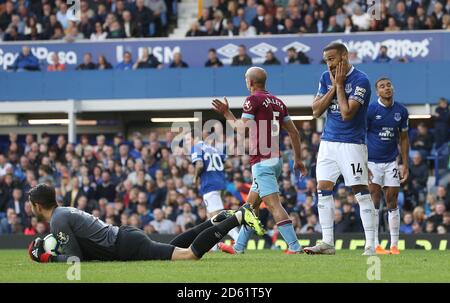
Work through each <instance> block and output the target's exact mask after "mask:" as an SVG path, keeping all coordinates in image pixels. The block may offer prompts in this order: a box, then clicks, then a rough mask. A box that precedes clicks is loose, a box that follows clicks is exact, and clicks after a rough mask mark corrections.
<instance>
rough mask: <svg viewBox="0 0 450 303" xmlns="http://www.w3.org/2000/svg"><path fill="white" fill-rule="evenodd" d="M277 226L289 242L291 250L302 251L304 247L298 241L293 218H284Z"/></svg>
mask: <svg viewBox="0 0 450 303" xmlns="http://www.w3.org/2000/svg"><path fill="white" fill-rule="evenodd" d="M277 228H278V231H279V232H280V234H281V235H282V236H283V239H284V241H286V243H287V244H288V249H289V250H290V251H300V250H301V249H302V247H301V246H300V244H299V243H298V239H297V235H296V234H295V230H294V226H293V225H292V221H291V220H284V221H281V222H278V223H277Z"/></svg>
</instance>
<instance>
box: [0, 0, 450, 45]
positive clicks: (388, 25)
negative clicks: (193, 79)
mask: <svg viewBox="0 0 450 303" xmlns="http://www.w3.org/2000/svg"><path fill="white" fill-rule="evenodd" d="M375 3H376V4H375V6H373V7H371V8H370V7H368V5H367V2H366V1H365V0H223V1H222V0H212V5H211V6H210V7H205V8H203V10H202V13H201V16H200V18H199V19H198V21H197V22H194V23H193V24H192V25H191V28H190V30H189V31H188V32H187V33H186V36H220V35H222V36H244V37H249V36H255V35H276V34H295V33H338V32H343V33H347V34H348V33H352V32H357V31H400V30H427V29H445V30H449V29H450V1H449V0H447V1H445V0H406V1H404V0H379V2H375ZM378 3H381V5H379V6H378ZM176 4H177V1H176V0H92V1H87V0H81V2H80V21H79V22H74V21H73V20H71V13H70V12H71V8H70V7H68V5H67V4H66V2H65V1H62V0H0V35H1V36H3V40H4V41H21V40H65V41H68V42H73V41H78V40H83V39H90V40H92V41H99V40H105V39H109V38H136V37H161V36H167V34H168V30H169V23H170V22H172V23H173V24H176V16H177V8H176V7H177V5H176ZM371 14H373V15H374V16H375V17H376V18H371Z"/></svg>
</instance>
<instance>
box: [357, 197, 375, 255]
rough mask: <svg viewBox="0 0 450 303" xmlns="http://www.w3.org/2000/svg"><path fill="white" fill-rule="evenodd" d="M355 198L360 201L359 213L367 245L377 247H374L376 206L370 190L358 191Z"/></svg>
mask: <svg viewBox="0 0 450 303" xmlns="http://www.w3.org/2000/svg"><path fill="white" fill-rule="evenodd" d="M355 198H356V200H357V201H358V203H359V213H360V216H361V221H362V224H363V227H364V234H365V236H366V245H365V247H366V248H367V247H369V246H371V247H372V248H375V247H373V245H374V244H375V243H374V240H375V239H374V236H375V232H374V231H375V206H374V205H373V201H372V197H371V196H370V194H369V192H368V191H364V192H360V193H357V194H356V195H355Z"/></svg>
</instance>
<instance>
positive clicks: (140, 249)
mask: <svg viewBox="0 0 450 303" xmlns="http://www.w3.org/2000/svg"><path fill="white" fill-rule="evenodd" d="M116 247H117V252H118V256H119V259H120V260H121V261H130V260H171V259H172V254H173V251H174V250H175V246H173V245H170V244H165V243H159V242H155V241H153V240H151V239H150V238H149V237H148V236H147V234H146V233H144V231H142V230H140V229H138V228H136V227H133V226H127V225H123V226H121V227H120V228H119V234H118V235H117V240H116Z"/></svg>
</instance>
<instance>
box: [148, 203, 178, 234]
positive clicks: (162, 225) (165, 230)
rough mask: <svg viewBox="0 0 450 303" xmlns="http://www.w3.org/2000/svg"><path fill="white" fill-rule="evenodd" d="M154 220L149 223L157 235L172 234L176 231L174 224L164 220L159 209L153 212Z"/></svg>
mask: <svg viewBox="0 0 450 303" xmlns="http://www.w3.org/2000/svg"><path fill="white" fill-rule="evenodd" d="M153 215H154V217H155V219H154V220H153V221H151V222H150V225H152V226H153V227H154V228H155V231H156V232H157V233H158V234H174V233H175V231H176V228H175V223H174V222H172V221H170V220H168V219H166V218H164V216H165V214H164V212H163V211H162V210H161V209H160V208H156V209H154V210H153Z"/></svg>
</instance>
